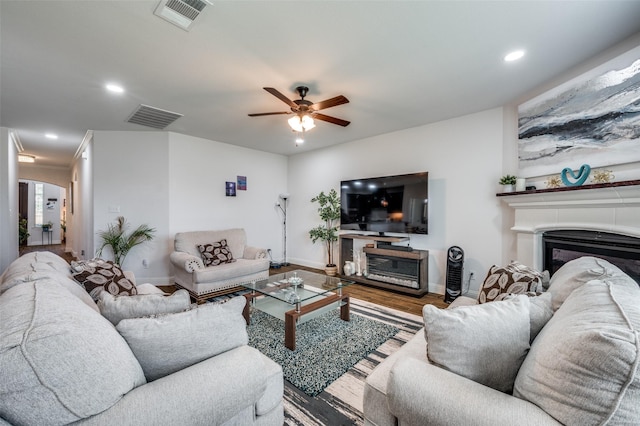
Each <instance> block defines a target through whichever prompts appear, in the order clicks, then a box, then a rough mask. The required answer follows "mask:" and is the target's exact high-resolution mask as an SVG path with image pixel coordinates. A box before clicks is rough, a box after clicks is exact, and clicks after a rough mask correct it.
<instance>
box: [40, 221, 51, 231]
mask: <svg viewBox="0 0 640 426" xmlns="http://www.w3.org/2000/svg"><path fill="white" fill-rule="evenodd" d="M51 228H53V222H51V221H49V222H47V223H43V224H42V230H43V231H44V232H49V230H50V229H51Z"/></svg>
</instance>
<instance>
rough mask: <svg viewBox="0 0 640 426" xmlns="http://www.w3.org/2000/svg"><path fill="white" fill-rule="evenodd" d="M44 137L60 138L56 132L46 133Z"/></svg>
mask: <svg viewBox="0 0 640 426" xmlns="http://www.w3.org/2000/svg"><path fill="white" fill-rule="evenodd" d="M44 137H45V138H47V139H58V135H56V134H55V133H47V134H45V135H44Z"/></svg>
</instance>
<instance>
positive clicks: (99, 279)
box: [73, 260, 138, 301]
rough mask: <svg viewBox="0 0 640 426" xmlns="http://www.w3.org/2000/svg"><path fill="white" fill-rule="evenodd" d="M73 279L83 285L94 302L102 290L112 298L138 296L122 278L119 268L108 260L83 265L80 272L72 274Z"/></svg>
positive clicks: (136, 291) (134, 288)
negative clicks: (111, 295)
mask: <svg viewBox="0 0 640 426" xmlns="http://www.w3.org/2000/svg"><path fill="white" fill-rule="evenodd" d="M73 279H74V280H76V281H78V282H79V283H80V284H81V285H83V286H84V289H85V290H87V292H88V293H89V294H90V295H91V297H92V298H93V300H96V301H97V300H98V296H99V295H100V292H101V291H102V290H105V291H107V292H109V293H110V294H113V295H114V296H132V295H134V294H138V290H137V289H136V286H135V285H134V284H133V283H132V282H131V281H129V280H128V279H127V278H126V277H125V276H124V273H123V272H122V270H121V269H120V266H118V265H117V264H115V263H113V262H111V261H109V260H102V261H95V262H92V263H91V265H85V266H84V270H83V271H82V272H78V273H76V274H73Z"/></svg>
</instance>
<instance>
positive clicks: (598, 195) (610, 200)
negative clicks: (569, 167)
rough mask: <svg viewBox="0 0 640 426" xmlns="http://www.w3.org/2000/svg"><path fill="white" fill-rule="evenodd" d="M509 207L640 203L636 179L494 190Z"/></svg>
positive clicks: (592, 205) (639, 187)
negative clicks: (510, 190)
mask: <svg viewBox="0 0 640 426" xmlns="http://www.w3.org/2000/svg"><path fill="white" fill-rule="evenodd" d="M496 196H498V197H502V201H503V202H505V203H507V204H508V205H509V206H510V207H513V208H537V207H542V208H547V207H550V206H555V207H563V206H566V207H597V206H600V205H628V206H638V205H640V180H629V181H622V182H612V183H600V184H593V185H583V186H572V187H562V188H549V189H539V190H534V191H521V192H505V193H501V194H496Z"/></svg>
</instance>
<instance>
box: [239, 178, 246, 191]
mask: <svg viewBox="0 0 640 426" xmlns="http://www.w3.org/2000/svg"><path fill="white" fill-rule="evenodd" d="M246 190H247V177H246V176H238V191H246Z"/></svg>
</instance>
